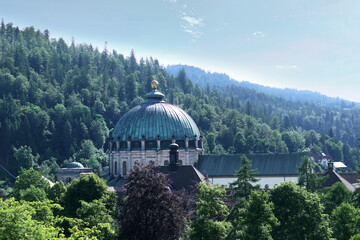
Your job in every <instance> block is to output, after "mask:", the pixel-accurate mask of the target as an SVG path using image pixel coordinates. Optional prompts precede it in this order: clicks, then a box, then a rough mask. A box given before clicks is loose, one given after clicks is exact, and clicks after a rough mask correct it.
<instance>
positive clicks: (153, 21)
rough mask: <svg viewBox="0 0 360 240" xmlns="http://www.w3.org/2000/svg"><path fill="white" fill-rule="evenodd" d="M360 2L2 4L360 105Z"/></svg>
mask: <svg viewBox="0 0 360 240" xmlns="http://www.w3.org/2000/svg"><path fill="white" fill-rule="evenodd" d="M359 10H360V1H358V0H353V1H347V0H344V1H338V0H327V1H325V0H316V1H314V0H263V1H259V0H193V1H188V0H102V1H100V0H61V1H55V0H38V1H37V0H32V1H29V0H7V1H5V0H0V18H2V19H3V20H4V22H5V23H8V22H12V23H13V24H14V26H19V28H20V29H23V28H25V27H29V26H34V27H35V28H36V29H40V30H41V31H44V30H45V29H48V30H49V32H50V37H51V38H59V37H62V38H63V39H64V40H65V41H66V42H68V43H70V42H71V40H72V38H73V39H74V40H75V42H76V43H79V44H80V43H88V44H92V45H93V46H97V47H98V48H99V50H101V51H102V50H103V49H104V47H105V43H106V42H107V44H106V46H107V49H108V50H110V51H112V50H116V51H117V52H118V53H122V54H124V55H125V56H128V55H129V53H130V51H131V49H134V51H135V55H136V57H137V59H140V58H141V57H143V58H147V57H150V56H151V57H153V58H155V59H158V60H159V62H160V64H161V65H163V66H166V65H168V64H186V65H192V66H195V67H199V68H202V69H204V70H206V71H210V72H219V73H226V74H228V75H229V76H230V77H232V78H234V79H236V80H239V81H243V80H244V81H249V82H253V83H258V84H261V85H265V86H272V87H280V88H295V89H299V90H311V91H317V92H320V93H322V94H325V95H328V96H331V97H340V98H343V99H347V100H350V101H356V102H360V14H359Z"/></svg>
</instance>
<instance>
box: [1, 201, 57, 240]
mask: <svg viewBox="0 0 360 240" xmlns="http://www.w3.org/2000/svg"><path fill="white" fill-rule="evenodd" d="M35 214H36V210H35V208H33V207H32V206H30V205H28V204H26V202H22V203H20V202H17V201H15V200H14V199H13V198H10V199H8V200H6V201H3V200H2V199H0V236H1V238H2V239H14V240H15V239H55V238H57V237H58V235H59V229H58V228H55V227H53V226H51V225H50V226H49V225H48V224H46V223H45V222H43V221H39V220H36V219H34V217H33V216H34V215H35Z"/></svg>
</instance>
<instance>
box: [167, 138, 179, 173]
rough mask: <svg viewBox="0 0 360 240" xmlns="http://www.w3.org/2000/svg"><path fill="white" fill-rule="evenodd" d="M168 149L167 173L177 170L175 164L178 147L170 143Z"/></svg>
mask: <svg viewBox="0 0 360 240" xmlns="http://www.w3.org/2000/svg"><path fill="white" fill-rule="evenodd" d="M169 148H170V164H169V171H176V170H177V163H178V161H179V152H178V149H179V145H177V144H176V143H172V144H170V146H169Z"/></svg>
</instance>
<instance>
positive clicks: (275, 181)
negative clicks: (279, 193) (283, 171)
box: [209, 175, 298, 188]
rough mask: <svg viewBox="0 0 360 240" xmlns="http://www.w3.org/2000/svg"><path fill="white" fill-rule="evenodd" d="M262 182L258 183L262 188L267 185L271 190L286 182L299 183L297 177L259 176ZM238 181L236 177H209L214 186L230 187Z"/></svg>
mask: <svg viewBox="0 0 360 240" xmlns="http://www.w3.org/2000/svg"><path fill="white" fill-rule="evenodd" d="M257 178H259V179H260V180H259V181H258V182H257V183H256V184H259V185H260V187H261V188H265V185H266V184H267V185H268V186H269V188H272V187H274V186H275V185H279V184H280V183H282V182H285V181H292V182H294V183H297V182H298V177H297V176H286V175H284V176H257ZM235 180H236V178H235V177H209V181H210V182H211V183H212V184H217V185H222V186H229V183H231V182H234V181H235Z"/></svg>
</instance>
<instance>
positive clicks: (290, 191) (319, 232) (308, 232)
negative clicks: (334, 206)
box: [270, 182, 331, 240]
mask: <svg viewBox="0 0 360 240" xmlns="http://www.w3.org/2000/svg"><path fill="white" fill-rule="evenodd" d="M270 200H271V201H272V202H273V203H274V215H275V217H276V218H277V219H278V220H279V222H280V225H278V226H275V227H274V228H273V234H272V236H273V238H274V239H284V240H287V239H289V240H290V239H309V240H310V239H314V240H315V239H316V240H321V239H330V234H331V231H330V228H329V220H328V217H327V215H326V214H323V206H322V205H321V203H320V199H319V197H318V195H317V194H316V193H310V192H307V191H306V190H305V189H303V188H301V187H300V186H297V185H295V184H294V183H292V182H284V183H282V184H281V185H279V186H277V187H275V188H273V189H271V191H270Z"/></svg>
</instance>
